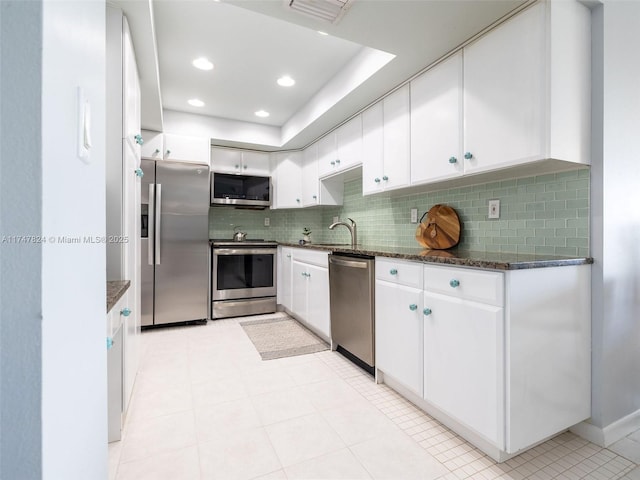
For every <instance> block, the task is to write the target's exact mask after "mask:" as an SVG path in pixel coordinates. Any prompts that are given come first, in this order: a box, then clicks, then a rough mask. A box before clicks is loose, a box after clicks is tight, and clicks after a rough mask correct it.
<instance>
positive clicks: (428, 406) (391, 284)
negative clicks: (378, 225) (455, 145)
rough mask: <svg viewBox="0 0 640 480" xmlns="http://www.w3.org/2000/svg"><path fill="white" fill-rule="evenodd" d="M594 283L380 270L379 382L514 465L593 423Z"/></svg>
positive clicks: (576, 269)
mask: <svg viewBox="0 0 640 480" xmlns="http://www.w3.org/2000/svg"><path fill="white" fill-rule="evenodd" d="M415 268H420V269H421V268H423V269H424V279H423V284H422V285H420V286H418V285H416V281H415V271H414V269H415ZM394 278H397V280H394ZM590 278H591V266H590V265H570V266H558V267H545V268H530V269H522V270H508V271H504V272H502V271H488V270H480V269H472V268H466V267H456V266H434V265H424V266H423V264H421V263H419V262H403V261H393V260H392V259H376V369H377V370H378V379H382V380H383V381H384V382H385V383H389V384H390V385H391V386H392V387H393V388H395V389H396V390H398V391H399V392H400V393H401V394H403V395H405V396H407V398H409V399H410V400H411V401H412V402H414V403H416V404H417V405H418V406H420V407H421V408H423V409H424V410H425V411H427V412H428V413H429V414H430V415H432V416H434V417H435V418H436V419H438V420H439V421H441V422H442V423H444V424H445V425H447V426H449V427H450V428H451V429H452V430H454V431H456V432H457V433H458V434H460V435H461V436H463V437H464V438H466V439H467V440H469V441H470V442H471V443H473V444H474V445H476V446H477V447H478V448H480V449H481V450H483V451H484V452H485V453H487V454H488V455H489V456H491V457H492V458H494V459H495V460H497V461H504V460H507V459H508V458H510V457H512V456H514V455H516V454H518V453H521V452H522V451H524V450H526V449H528V448H530V447H532V446H533V445H535V444H537V443H539V442H541V441H543V440H545V439H547V438H549V437H551V436H553V435H555V434H557V433H560V432H562V431H564V430H566V429H567V428H569V427H571V426H573V425H575V424H577V423H579V422H581V421H583V420H585V419H587V418H589V416H590V415H591V405H590V391H591V384H590V382H591V380H590V379H591V370H590V368H591V367H590V358H591V356H590V348H591V331H590V325H591V323H590V322H591V320H590V318H591V306H590V305H591V291H590ZM402 282H404V283H411V284H412V286H407V285H402ZM418 287H419V288H418ZM568 299H570V300H568ZM407 304H408V305H407ZM407 306H408V307H409V308H407ZM414 306H415V307H416V308H414ZM407 312H409V313H407ZM413 313H417V314H419V315H418V316H419V317H420V321H416V320H415V318H414V317H413V316H412V315H411V314H413ZM418 372H419V373H421V375H422V376H421V378H420V379H419V380H417V377H416V376H417V373H418Z"/></svg>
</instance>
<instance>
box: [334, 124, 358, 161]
mask: <svg viewBox="0 0 640 480" xmlns="http://www.w3.org/2000/svg"><path fill="white" fill-rule="evenodd" d="M336 145H337V155H336V167H337V169H338V170H341V169H347V168H352V167H355V166H357V165H361V164H362V117H361V116H360V115H358V116H357V117H355V118H352V119H351V120H349V121H348V122H347V123H345V124H344V125H342V126H341V127H340V128H338V129H337V130H336Z"/></svg>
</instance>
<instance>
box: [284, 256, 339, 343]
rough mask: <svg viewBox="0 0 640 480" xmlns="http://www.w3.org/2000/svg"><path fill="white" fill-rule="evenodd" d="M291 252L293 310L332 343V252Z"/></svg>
mask: <svg viewBox="0 0 640 480" xmlns="http://www.w3.org/2000/svg"><path fill="white" fill-rule="evenodd" d="M291 250H292V257H291V308H290V311H291V313H293V315H294V316H295V317H296V318H297V319H298V320H300V321H301V322H302V323H304V324H305V325H306V326H307V327H309V328H310V329H311V330H313V331H314V332H315V333H317V334H318V335H320V336H321V337H322V338H323V339H324V340H327V341H328V340H329V339H330V338H331V320H330V318H331V317H330V313H329V268H328V253H327V252H320V251H317V250H316V251H313V250H306V249H300V248H294V249H291ZM284 295H285V296H286V294H284ZM285 296H283V298H285Z"/></svg>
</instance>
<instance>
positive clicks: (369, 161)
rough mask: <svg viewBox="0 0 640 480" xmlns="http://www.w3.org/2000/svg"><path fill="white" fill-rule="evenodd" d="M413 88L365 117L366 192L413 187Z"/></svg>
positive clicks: (389, 98) (400, 91) (391, 97)
mask: <svg viewBox="0 0 640 480" xmlns="http://www.w3.org/2000/svg"><path fill="white" fill-rule="evenodd" d="M409 111H410V103H409V85H405V86H404V87H402V88H400V89H398V90H396V91H395V92H394V93H392V94H391V95H389V96H387V97H385V98H384V99H383V100H382V101H381V102H378V103H377V104H375V105H373V106H372V107H370V108H369V109H368V110H366V111H365V112H364V113H363V114H362V124H363V135H362V138H363V140H362V151H363V158H364V161H363V163H362V191H363V194H365V195H367V194H371V193H376V192H380V191H384V190H394V189H397V188H402V187H406V186H408V185H409V171H410V147H411V145H410V116H409Z"/></svg>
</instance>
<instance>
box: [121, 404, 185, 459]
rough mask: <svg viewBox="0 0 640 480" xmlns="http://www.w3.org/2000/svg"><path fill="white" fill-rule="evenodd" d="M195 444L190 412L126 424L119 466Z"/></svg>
mask: <svg viewBox="0 0 640 480" xmlns="http://www.w3.org/2000/svg"><path fill="white" fill-rule="evenodd" d="M195 444H196V428H195V421H194V414H193V411H187V412H181V413H174V414H171V415H165V416H162V417H155V418H150V419H142V420H139V421H135V422H133V421H132V422H129V423H128V424H127V432H126V435H125V437H124V439H123V445H122V454H121V456H120V462H128V461H132V460H138V459H142V458H146V457H149V456H152V455H156V454H160V453H166V452H170V451H171V450H177V449H181V448H185V447H189V446H192V445H195Z"/></svg>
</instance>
